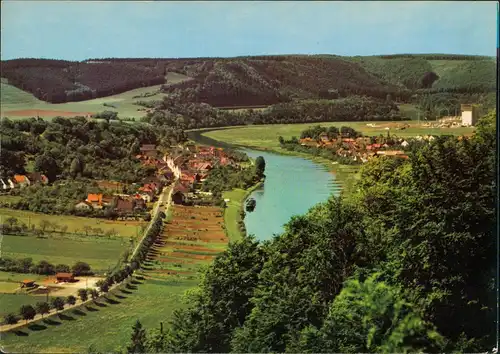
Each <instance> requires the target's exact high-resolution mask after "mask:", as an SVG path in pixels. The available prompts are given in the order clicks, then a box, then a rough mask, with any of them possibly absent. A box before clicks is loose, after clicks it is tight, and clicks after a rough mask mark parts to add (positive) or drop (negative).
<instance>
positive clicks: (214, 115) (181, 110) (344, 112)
mask: <svg viewBox="0 0 500 354" xmlns="http://www.w3.org/2000/svg"><path fill="white" fill-rule="evenodd" d="M401 119H402V117H401V114H400V112H399V109H398V107H397V106H396V105H395V104H394V102H392V101H385V100H378V99H373V98H367V97H358V96H351V97H348V98H343V99H338V100H304V101H295V102H289V103H281V104H276V105H272V106H270V107H269V108H268V109H266V110H264V111H258V110H252V109H250V110H246V111H241V112H238V113H235V112H228V111H224V110H219V109H216V108H214V107H211V106H210V105H208V104H205V103H186V102H185V101H184V100H182V99H181V98H179V97H165V98H164V99H163V101H161V102H159V103H158V104H157V105H156V109H155V111H154V112H151V113H149V114H147V116H146V117H144V118H143V121H145V122H148V123H151V124H152V125H154V126H164V125H166V126H172V127H177V128H179V129H196V128H208V127H222V126H230V125H245V124H288V123H312V122H343V121H383V120H401Z"/></svg>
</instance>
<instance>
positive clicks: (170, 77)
mask: <svg viewBox="0 0 500 354" xmlns="http://www.w3.org/2000/svg"><path fill="white" fill-rule="evenodd" d="M166 77H167V83H172V84H173V83H178V82H182V81H184V80H186V79H188V77H187V76H184V75H182V74H178V73H168V74H167V76H166ZM160 87H161V85H155V86H148V87H141V88H137V89H134V90H130V91H126V92H123V93H120V94H117V95H113V96H108V97H101V98H96V99H93V100H87V101H80V102H67V103H57V104H54V103H48V102H44V101H40V100H39V99H37V98H36V97H35V96H33V95H32V94H30V93H28V92H25V91H23V90H20V89H18V88H16V87H14V86H11V85H9V84H8V83H7V81H6V80H5V79H2V83H1V100H0V102H1V110H2V117H4V116H6V117H9V118H10V119H16V118H30V117H31V115H28V116H9V115H8V114H6V113H5V112H7V111H17V110H48V111H61V112H80V113H85V112H92V113H96V112H102V111H115V112H118V117H120V118H135V119H138V118H141V117H143V116H144V115H145V114H146V113H145V111H140V110H139V109H144V107H142V106H138V105H136V104H134V103H135V102H137V101H156V100H161V99H162V98H163V96H164V94H162V93H160V92H159V89H160ZM143 94H154V95H151V96H148V97H139V98H137V97H136V98H134V96H139V95H143ZM47 118H49V117H47ZM50 118H53V117H50Z"/></svg>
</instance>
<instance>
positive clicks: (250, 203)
mask: <svg viewBox="0 0 500 354" xmlns="http://www.w3.org/2000/svg"><path fill="white" fill-rule="evenodd" d="M256 205H257V202H256V201H255V199H253V198H249V199H248V200H247V202H246V206H245V209H246V211H249V212H252V211H254V209H255V206H256Z"/></svg>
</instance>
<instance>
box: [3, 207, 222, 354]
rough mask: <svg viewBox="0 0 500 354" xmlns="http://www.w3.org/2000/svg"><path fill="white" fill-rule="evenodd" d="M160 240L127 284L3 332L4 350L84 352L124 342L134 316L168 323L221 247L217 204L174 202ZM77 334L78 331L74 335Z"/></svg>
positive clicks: (151, 324) (152, 323)
mask: <svg viewBox="0 0 500 354" xmlns="http://www.w3.org/2000/svg"><path fill="white" fill-rule="evenodd" d="M168 218H169V223H168V224H166V225H165V229H164V231H163V233H162V236H161V238H160V239H159V240H158V241H157V242H156V243H155V245H154V246H153V247H152V249H151V251H150V253H149V256H148V260H147V261H146V262H144V264H143V267H142V269H141V271H140V272H139V276H138V277H137V278H136V280H134V281H133V282H132V284H131V287H130V288H125V287H122V289H121V290H116V291H114V292H113V295H109V298H110V299H111V300H110V301H105V300H100V303H101V305H100V306H98V305H93V306H91V310H88V309H86V308H81V309H80V310H79V311H76V312H75V311H73V310H70V311H67V312H65V314H64V315H65V317H63V319H59V318H58V317H57V316H56V317H53V318H52V321H48V322H43V321H39V322H37V323H35V324H34V325H30V326H28V327H24V328H23V329H22V330H20V331H17V332H16V333H14V332H9V333H6V334H5V335H3V336H2V345H3V346H4V347H5V349H6V350H8V351H9V352H23V353H31V352H46V353H47V352H84V351H86V350H87V348H88V347H89V346H90V345H91V344H94V345H95V346H96V349H97V350H100V351H105V352H110V351H113V350H116V349H118V348H119V347H124V346H126V344H127V343H128V342H129V339H130V333H131V328H132V325H133V324H134V322H135V321H136V320H137V319H139V320H140V321H141V323H142V324H143V326H144V327H145V328H146V329H148V330H150V329H152V328H159V326H160V322H163V323H164V326H168V320H169V318H171V315H172V312H173V311H174V310H175V309H177V308H182V307H183V306H185V303H184V302H183V301H182V300H183V294H184V292H185V291H186V290H188V289H191V288H193V287H195V286H196V285H197V284H198V279H199V278H198V271H199V270H200V269H201V268H202V267H204V266H206V265H207V264H209V263H210V262H211V261H212V260H213V258H214V257H215V255H216V254H218V253H219V252H221V251H222V250H224V249H225V247H226V244H227V239H226V238H225V236H224V232H223V230H222V225H221V222H222V221H223V220H222V210H221V208H215V207H213V208H211V207H200V208H197V207H182V206H177V205H176V206H174V207H172V208H171V210H170V212H169V216H168ZM75 333H78V335H75Z"/></svg>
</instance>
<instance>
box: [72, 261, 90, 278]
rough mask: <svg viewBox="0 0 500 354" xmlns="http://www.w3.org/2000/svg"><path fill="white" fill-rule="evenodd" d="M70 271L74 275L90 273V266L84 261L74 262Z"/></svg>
mask: <svg viewBox="0 0 500 354" xmlns="http://www.w3.org/2000/svg"><path fill="white" fill-rule="evenodd" d="M71 271H72V272H73V274H74V275H92V274H93V273H92V270H91V269H90V266H89V265H88V264H87V263H85V262H76V263H75V264H74V265H73V267H71Z"/></svg>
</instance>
